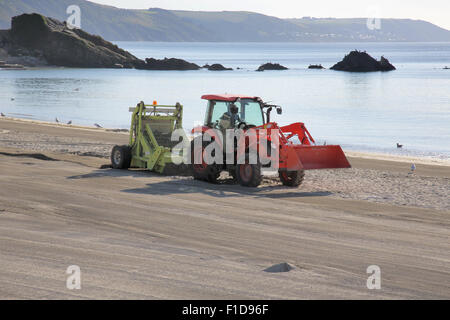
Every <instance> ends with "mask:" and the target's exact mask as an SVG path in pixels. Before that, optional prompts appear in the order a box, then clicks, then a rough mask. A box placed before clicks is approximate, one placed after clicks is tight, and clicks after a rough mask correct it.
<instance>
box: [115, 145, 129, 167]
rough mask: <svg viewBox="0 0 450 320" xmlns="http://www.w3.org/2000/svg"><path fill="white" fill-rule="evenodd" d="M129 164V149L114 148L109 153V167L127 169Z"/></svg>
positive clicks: (126, 147) (127, 147)
mask: <svg viewBox="0 0 450 320" xmlns="http://www.w3.org/2000/svg"><path fill="white" fill-rule="evenodd" d="M130 164H131V148H130V147H129V146H114V148H113V149H112V152H111V165H112V167H113V168H114V169H128V168H129V167H130Z"/></svg>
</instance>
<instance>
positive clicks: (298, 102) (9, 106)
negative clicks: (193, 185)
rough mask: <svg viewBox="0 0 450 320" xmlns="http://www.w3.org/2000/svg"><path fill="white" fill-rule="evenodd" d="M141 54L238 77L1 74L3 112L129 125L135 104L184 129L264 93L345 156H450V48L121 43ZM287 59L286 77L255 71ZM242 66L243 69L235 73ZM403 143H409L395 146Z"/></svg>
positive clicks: (43, 71) (286, 117)
mask: <svg viewBox="0 0 450 320" xmlns="http://www.w3.org/2000/svg"><path fill="white" fill-rule="evenodd" d="M116 44H117V45H118V46H119V47H121V48H123V49H126V50H128V51H130V52H131V53H133V54H134V55H136V56H137V57H139V58H147V57H154V58H164V57H168V58H170V57H176V58H181V59H185V60H188V61H190V62H194V63H197V64H199V65H204V64H207V63H208V64H212V63H221V64H223V65H224V66H226V67H231V68H233V69H234V70H233V71H221V72H217V71H216V72H214V71H207V70H199V71H145V70H122V69H72V68H38V69H30V70H0V112H3V113H4V114H6V115H7V116H10V117H17V118H28V119H37V120H45V121H55V118H58V120H59V121H60V122H68V121H72V123H73V124H78V125H87V126H92V125H93V124H94V123H99V124H101V125H102V126H103V127H106V128H128V127H129V126H130V113H129V110H128V109H129V107H132V106H135V105H136V104H137V103H138V102H140V101H144V102H146V103H149V104H151V103H153V101H157V102H158V103H159V104H164V105H172V104H175V103H176V102H180V103H181V104H182V105H183V106H184V118H183V126H184V128H185V129H186V130H190V129H191V128H192V127H193V126H194V125H196V124H198V123H201V122H202V121H203V119H204V113H205V108H206V101H204V100H201V96H202V95H204V94H220V93H237V94H245V95H252V96H259V97H261V98H262V99H263V100H264V101H267V102H271V103H273V104H277V105H280V106H282V108H283V114H282V115H276V114H275V113H274V116H273V118H272V120H274V121H276V122H278V123H279V124H281V125H285V124H289V123H293V122H303V123H305V125H306V127H307V128H308V129H309V131H310V132H311V134H312V136H313V137H314V138H315V139H316V141H317V143H318V144H323V143H326V144H340V145H341V146H342V147H343V148H344V150H350V151H361V152H365V153H381V154H392V155H405V156H417V157H428V158H433V159H442V160H450V70H446V69H444V67H446V66H448V67H449V68H450V43H159V42H116ZM355 49H357V50H361V51H366V52H367V53H369V54H370V55H372V56H373V57H375V58H377V59H379V58H380V57H381V56H384V57H386V58H387V59H389V61H390V62H391V63H392V64H394V65H395V66H396V68H397V70H396V71H391V72H384V73H383V72H374V73H346V72H339V71H333V70H329V69H325V70H309V69H308V65H310V64H322V65H323V66H324V67H326V68H329V67H331V66H332V65H333V64H335V63H336V62H338V61H340V60H342V58H343V57H344V56H345V55H346V54H347V53H349V52H350V51H351V50H355ZM266 62H273V63H280V64H282V65H284V66H286V67H288V68H289V70H286V71H265V72H256V71H255V69H257V68H258V66H259V65H261V64H263V63H266ZM238 68H239V69H238ZM397 143H400V144H402V145H404V147H403V148H402V149H398V148H397V145H396V144H397Z"/></svg>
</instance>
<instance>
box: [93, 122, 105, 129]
mask: <svg viewBox="0 0 450 320" xmlns="http://www.w3.org/2000/svg"><path fill="white" fill-rule="evenodd" d="M94 126H96V127H97V128H103V127H102V126H101V125H99V124H98V123H94Z"/></svg>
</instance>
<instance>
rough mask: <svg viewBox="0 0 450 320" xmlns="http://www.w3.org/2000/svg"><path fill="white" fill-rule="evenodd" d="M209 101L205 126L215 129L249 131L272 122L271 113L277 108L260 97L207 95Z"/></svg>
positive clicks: (279, 110)
mask: <svg viewBox="0 0 450 320" xmlns="http://www.w3.org/2000/svg"><path fill="white" fill-rule="evenodd" d="M202 99H205V100H208V104H207V109H206V116H205V121H204V126H205V127H208V128H213V129H219V130H226V129H249V128H255V127H261V126H263V125H264V124H266V123H268V122H270V112H271V111H272V109H273V108H274V107H275V108H276V109H277V112H278V113H279V114H281V107H279V106H272V105H268V104H265V103H264V102H263V101H262V99H261V98H259V97H251V96H240V95H205V96H202Z"/></svg>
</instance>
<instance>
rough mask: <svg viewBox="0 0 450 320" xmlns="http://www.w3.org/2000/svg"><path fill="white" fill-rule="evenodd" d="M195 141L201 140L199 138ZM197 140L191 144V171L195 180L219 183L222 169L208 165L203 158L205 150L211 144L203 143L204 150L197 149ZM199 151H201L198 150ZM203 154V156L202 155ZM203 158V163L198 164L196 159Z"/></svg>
mask: <svg viewBox="0 0 450 320" xmlns="http://www.w3.org/2000/svg"><path fill="white" fill-rule="evenodd" d="M195 139H201V140H202V137H198V138H195ZM195 139H194V140H192V142H191V171H192V176H193V177H194V179H195V180H202V181H207V182H210V183H217V179H218V178H219V176H220V171H221V170H220V167H219V165H217V164H207V163H206V162H205V159H204V157H203V155H204V152H205V148H206V147H207V146H208V145H209V144H210V143H211V142H208V141H202V148H201V149H200V148H195ZM196 149H199V150H196ZM200 153H201V154H200ZM197 157H201V159H202V163H199V164H196V163H195V161H194V160H195V159H197Z"/></svg>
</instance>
